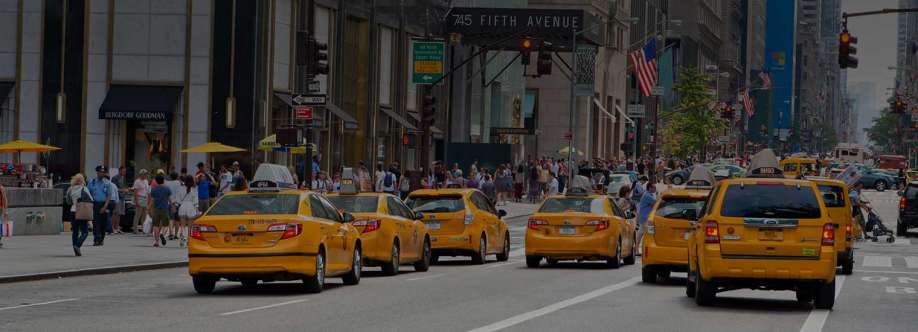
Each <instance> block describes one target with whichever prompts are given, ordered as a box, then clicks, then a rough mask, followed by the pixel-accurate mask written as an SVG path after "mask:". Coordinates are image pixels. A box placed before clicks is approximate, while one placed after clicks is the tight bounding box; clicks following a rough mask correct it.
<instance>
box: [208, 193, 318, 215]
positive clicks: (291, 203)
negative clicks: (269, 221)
mask: <svg viewBox="0 0 918 332" xmlns="http://www.w3.org/2000/svg"><path fill="white" fill-rule="evenodd" d="M299 203H300V196H299V195H285V194H257V195H230V196H223V198H222V199H220V201H218V202H217V204H215V205H214V206H213V207H212V208H210V210H209V211H208V212H207V215H209V216H229V215H260V214H297V213H298V212H299Z"/></svg>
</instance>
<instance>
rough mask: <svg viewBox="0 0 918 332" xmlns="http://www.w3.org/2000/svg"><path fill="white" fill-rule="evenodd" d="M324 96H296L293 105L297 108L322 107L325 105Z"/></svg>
mask: <svg viewBox="0 0 918 332" xmlns="http://www.w3.org/2000/svg"><path fill="white" fill-rule="evenodd" d="M325 102H326V98H325V95H296V96H293V104H294V105H297V106H322V105H325Z"/></svg>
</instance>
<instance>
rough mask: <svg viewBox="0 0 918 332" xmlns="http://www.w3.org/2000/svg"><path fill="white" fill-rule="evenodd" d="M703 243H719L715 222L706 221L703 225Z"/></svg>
mask: <svg viewBox="0 0 918 332" xmlns="http://www.w3.org/2000/svg"><path fill="white" fill-rule="evenodd" d="M704 243H720V234H719V233H718V231H717V222H716V221H708V222H706V223H705V224H704Z"/></svg>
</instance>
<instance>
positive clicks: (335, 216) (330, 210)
mask: <svg viewBox="0 0 918 332" xmlns="http://www.w3.org/2000/svg"><path fill="white" fill-rule="evenodd" d="M317 197H319V201H321V202H322V207H323V208H325V214H326V215H328V217H329V218H328V219H329V220H333V221H337V222H344V218H342V217H341V213H339V212H338V208H336V207H335V206H334V205H333V204H332V203H331V202H329V201H328V199H326V198H325V197H323V196H317Z"/></svg>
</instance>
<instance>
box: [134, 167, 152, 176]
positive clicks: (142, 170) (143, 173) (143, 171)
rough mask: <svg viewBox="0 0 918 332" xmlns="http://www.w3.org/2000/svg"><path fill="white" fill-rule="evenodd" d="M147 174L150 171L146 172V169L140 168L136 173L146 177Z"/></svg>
mask: <svg viewBox="0 0 918 332" xmlns="http://www.w3.org/2000/svg"><path fill="white" fill-rule="evenodd" d="M149 173H150V171H148V170H147V169H146V168H141V169H140V172H139V173H137V175H147V174H149Z"/></svg>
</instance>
